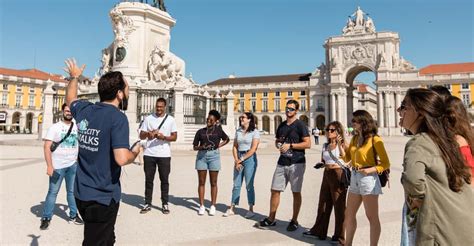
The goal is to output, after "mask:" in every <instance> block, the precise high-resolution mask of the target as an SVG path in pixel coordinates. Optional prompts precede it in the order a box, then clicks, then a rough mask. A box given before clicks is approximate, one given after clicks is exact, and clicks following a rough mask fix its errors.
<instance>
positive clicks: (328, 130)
mask: <svg viewBox="0 0 474 246" xmlns="http://www.w3.org/2000/svg"><path fill="white" fill-rule="evenodd" d="M326 131H327V132H331V133H332V132H335V131H336V129H334V128H326Z"/></svg>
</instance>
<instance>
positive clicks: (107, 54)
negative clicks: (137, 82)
mask: <svg viewBox="0 0 474 246" xmlns="http://www.w3.org/2000/svg"><path fill="white" fill-rule="evenodd" d="M101 62H102V66H101V67H100V69H99V74H100V75H104V74H106V73H108V72H109V71H110V69H111V68H112V52H111V50H110V48H106V49H103V50H102V59H101Z"/></svg>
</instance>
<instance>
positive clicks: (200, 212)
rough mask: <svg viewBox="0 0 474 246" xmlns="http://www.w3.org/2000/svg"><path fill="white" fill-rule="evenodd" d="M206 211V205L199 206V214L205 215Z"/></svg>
mask: <svg viewBox="0 0 474 246" xmlns="http://www.w3.org/2000/svg"><path fill="white" fill-rule="evenodd" d="M205 212H206V207H204V206H201V207H199V211H198V215H204V213H205Z"/></svg>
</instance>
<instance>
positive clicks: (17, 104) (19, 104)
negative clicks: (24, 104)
mask: <svg viewBox="0 0 474 246" xmlns="http://www.w3.org/2000/svg"><path fill="white" fill-rule="evenodd" d="M15 106H16V107H17V108H19V107H20V106H21V95H16V101H15Z"/></svg>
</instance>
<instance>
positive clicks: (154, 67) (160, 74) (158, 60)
mask: <svg viewBox="0 0 474 246" xmlns="http://www.w3.org/2000/svg"><path fill="white" fill-rule="evenodd" d="M184 66H185V64H184V61H183V60H182V59H181V58H179V57H177V56H175V55H174V54H173V53H171V52H169V51H166V50H165V49H163V48H160V47H155V49H153V51H152V52H151V54H150V58H149V59H148V69H147V70H148V77H149V79H150V80H152V81H156V82H165V83H166V84H169V83H172V82H178V81H181V80H182V79H184Z"/></svg>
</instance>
